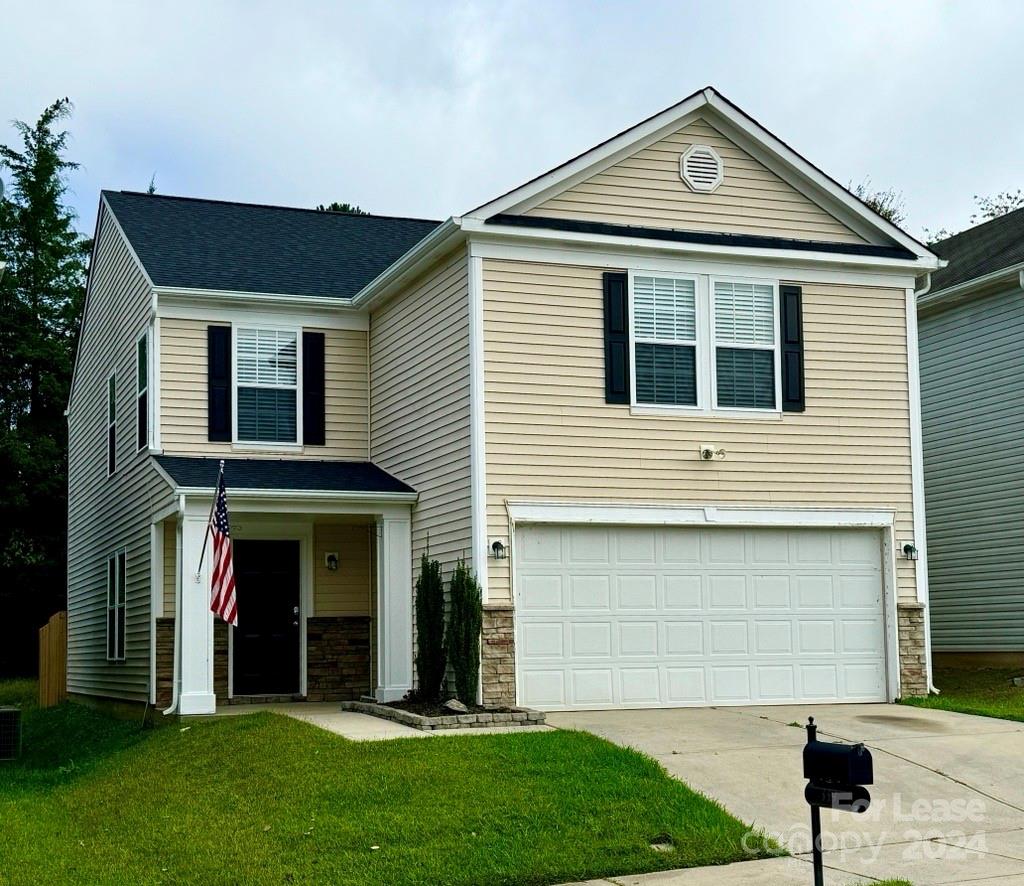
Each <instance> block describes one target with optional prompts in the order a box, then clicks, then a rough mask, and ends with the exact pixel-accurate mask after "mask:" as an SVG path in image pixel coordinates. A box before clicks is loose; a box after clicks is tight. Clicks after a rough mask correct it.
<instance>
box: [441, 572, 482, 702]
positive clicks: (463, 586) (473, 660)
mask: <svg viewBox="0 0 1024 886" xmlns="http://www.w3.org/2000/svg"><path fill="white" fill-rule="evenodd" d="M449 597H450V601H451V612H450V614H449V617H448V636H447V644H448V661H449V662H450V663H451V666H452V670H453V671H454V672H455V694H456V696H458V699H459V701H461V702H462V703H463V704H467V705H472V704H476V692H477V687H478V685H479V683H480V630H481V628H482V627H483V601H482V599H481V595H480V584H479V582H477V580H476V576H475V575H473V573H472V571H471V570H470V569H469V567H468V566H466V563H465V561H463V560H459V562H458V563H457V564H456V566H455V570H454V571H453V572H452V579H451V583H450V585H449Z"/></svg>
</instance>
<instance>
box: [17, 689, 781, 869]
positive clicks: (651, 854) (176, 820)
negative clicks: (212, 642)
mask: <svg viewBox="0 0 1024 886" xmlns="http://www.w3.org/2000/svg"><path fill="white" fill-rule="evenodd" d="M5 689H6V690H7V691H6V693H5ZM14 694H18V695H20V696H21V698H20V701H21V702H22V703H23V707H24V717H25V752H24V754H23V757H22V759H21V760H20V761H19V762H18V763H16V764H13V765H12V764H0V821H3V822H4V827H3V830H2V833H0V865H2V866H3V867H6V868H7V870H3V869H0V882H5V883H7V882H10V883H22V882H24V883H38V882H45V881H51V882H61V883H64V882H71V883H76V882H77V883H122V882H131V883H204V884H210V883H311V882H324V881H326V882H332V883H352V884H355V883H367V884H396V886H397V884H498V883H501V884H512V883H515V884H548V883H559V882H565V881H572V880H585V879H592V878H600V877H608V876H614V875H617V874H629V873H640V872H645V871H655V870H664V869H670V868H678V867H687V866H695V865H706V864H724V863H727V862H731V861H737V860H741V859H745V858H750V857H752V856H751V855H750V854H749V853H748V852H747V851H746V850H745V848H744V847H743V844H742V841H743V837H744V835H745V834H746V833H747V830H748V829H747V827H746V826H745V825H743V824H742V823H741V822H739V821H738V820H736V819H735V818H733V817H732V816H731V815H730V814H729V813H727V812H726V811H725V810H724V809H722V808H721V807H720V806H719V805H718V804H717V803H715V802H713V801H711V800H709V799H707V798H706V797H703V796H702V795H700V794H697V793H695V792H694V791H692V790H690V789H689V788H688V787H686V785H684V784H682V783H681V782H679V781H677V780H675V779H673V778H671V777H670V776H668V775H667V774H666V773H665V771H664V770H663V769H662V768H661V767H660V766H659V765H658V764H657V763H655V762H654V761H653V760H651V759H650V758H648V757H645V756H643V755H642V754H639V753H637V752H634V751H630V750H626V749H623V748H619V747H617V746H615V745H612V744H611V743H609V742H606V741H604V740H602V739H599V738H597V737H595V736H592V735H589V734H587V733H582V732H563V731H558V732H554V731H553V732H533V733H523V734H507V735H486V736H458V737H454V736H452V737H440V738H431V739H426V740H422V739H399V740H392V741H382V742H366V743H362V742H350V741H347V740H346V739H344V738H341V737H340V736H336V735H333V734H330V733H327V732H324V731H323V730H320V729H318V728H317V727H314V726H311V725H309V724H305V723H301V722H298V721H296V720H293V719H291V718H288V717H283V716H278V715H275V714H272V713H259V714H253V715H247V716H239V717H224V718H218V719H208V720H198V721H183V722H181V723H177V724H173V725H167V726H163V727H161V728H157V729H155V730H145V731H143V730H140V729H139V727H138V725H137V724H132V723H125V722H122V721H116V720H111V719H108V718H106V717H103V716H102V715H100V714H98V713H96V712H94V711H91V710H88V709H85V708H83V707H81V706H77V705H72V704H68V705H62V706H60V707H58V708H53V709H49V710H46V711H40V710H37V709H35V708H34V706H33V704H32V703H31V701H30V700H29V699H28V698H27V692H26V691H25V687H24V684H22V685H21V689H20V690H19V689H18V688H17V687H15V686H12V684H7V686H6V687H5V686H4V685H3V684H0V704H3V703H9V702H10V701H12V700H15V699H12V698H11V696H12V695H14ZM662 834H668V835H669V836H670V837H671V848H670V850H669V851H656V850H654V849H652V848H651V846H650V843H651V841H652V839H654V838H655V837H657V836H659V835H662ZM753 842H754V843H756V844H757V846H758V847H763V845H764V843H763V841H760V840H758V841H753ZM755 851H758V850H757V849H755ZM760 851H761V854H762V855H763V854H765V850H764V849H763V848H762V849H761V850H760ZM5 878H6V879H5Z"/></svg>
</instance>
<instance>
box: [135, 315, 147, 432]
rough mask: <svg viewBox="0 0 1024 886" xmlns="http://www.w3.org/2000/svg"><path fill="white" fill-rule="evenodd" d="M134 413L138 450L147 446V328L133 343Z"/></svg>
mask: <svg viewBox="0 0 1024 886" xmlns="http://www.w3.org/2000/svg"><path fill="white" fill-rule="evenodd" d="M135 413H136V420H135V423H136V428H137V436H138V441H137V442H138V448H139V449H140V450H142V449H145V448H146V447H148V446H149V330H148V329H147V330H146V331H145V332H144V333H143V334H142V335H141V336H140V337H139V340H138V341H137V342H136V343H135Z"/></svg>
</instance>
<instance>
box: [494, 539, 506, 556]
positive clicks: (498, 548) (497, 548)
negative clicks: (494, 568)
mask: <svg viewBox="0 0 1024 886" xmlns="http://www.w3.org/2000/svg"><path fill="white" fill-rule="evenodd" d="M491 556H492V557H494V559H495V560H504V559H505V545H503V544H502V543H501V542H500V541H496V542H494V543H493V544H492V545H491Z"/></svg>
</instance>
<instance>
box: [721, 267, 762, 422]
mask: <svg viewBox="0 0 1024 886" xmlns="http://www.w3.org/2000/svg"><path fill="white" fill-rule="evenodd" d="M712 297H713V300H714V316H715V322H714V337H715V338H714V340H715V367H714V368H715V372H714V379H715V405H716V406H717V407H718V408H720V409H775V408H776V396H775V302H776V298H775V287H774V286H773V285H772V284H770V283H740V282H731V281H728V280H715V281H714V291H713V294H712Z"/></svg>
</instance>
